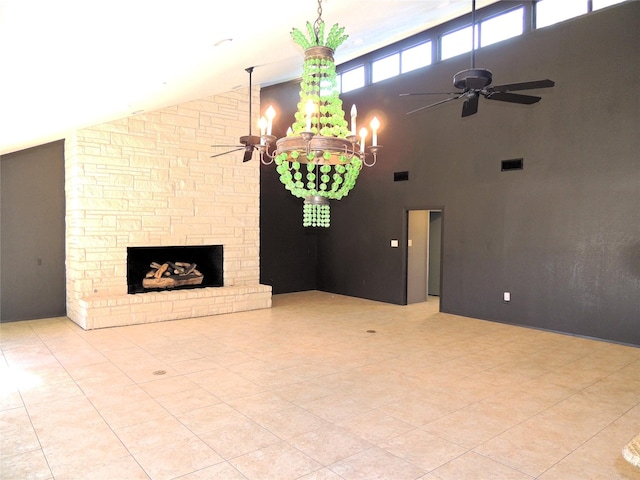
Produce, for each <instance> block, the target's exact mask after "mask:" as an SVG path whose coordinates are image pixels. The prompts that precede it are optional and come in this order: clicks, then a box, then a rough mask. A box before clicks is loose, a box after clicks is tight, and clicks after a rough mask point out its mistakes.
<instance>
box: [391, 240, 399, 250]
mask: <svg viewBox="0 0 640 480" xmlns="http://www.w3.org/2000/svg"><path fill="white" fill-rule="evenodd" d="M391 246H392V247H393V248H398V240H391Z"/></svg>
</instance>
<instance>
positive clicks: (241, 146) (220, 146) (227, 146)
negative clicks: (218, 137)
mask: <svg viewBox="0 0 640 480" xmlns="http://www.w3.org/2000/svg"><path fill="white" fill-rule="evenodd" d="M211 146H212V147H216V148H244V145H235V144H234V145H211Z"/></svg>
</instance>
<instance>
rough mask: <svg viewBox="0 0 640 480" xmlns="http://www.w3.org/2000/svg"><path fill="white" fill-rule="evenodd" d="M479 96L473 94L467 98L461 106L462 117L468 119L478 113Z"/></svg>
mask: <svg viewBox="0 0 640 480" xmlns="http://www.w3.org/2000/svg"><path fill="white" fill-rule="evenodd" d="M479 97H480V95H478V94H477V93H474V94H473V95H472V96H470V97H467V99H466V100H465V101H464V104H463V105H462V116H463V117H468V116H469V115H473V114H475V113H478V98H479Z"/></svg>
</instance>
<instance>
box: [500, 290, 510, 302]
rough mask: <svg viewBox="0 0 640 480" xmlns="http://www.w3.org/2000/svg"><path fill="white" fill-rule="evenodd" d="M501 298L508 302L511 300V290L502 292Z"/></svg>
mask: <svg viewBox="0 0 640 480" xmlns="http://www.w3.org/2000/svg"><path fill="white" fill-rule="evenodd" d="M502 300H503V301H504V303H509V302H510V301H511V292H504V293H503V294H502Z"/></svg>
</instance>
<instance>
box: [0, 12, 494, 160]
mask: <svg viewBox="0 0 640 480" xmlns="http://www.w3.org/2000/svg"><path fill="white" fill-rule="evenodd" d="M495 1H496V0H484V1H482V0H479V1H478V2H477V7H478V8H480V7H482V6H485V5H487V4H490V3H494V2H495ZM322 10H323V13H322V18H323V19H324V21H325V22H326V23H327V24H328V25H332V24H334V23H339V24H340V25H341V26H344V27H345V28H346V33H347V34H349V39H348V40H347V41H346V42H345V43H344V44H343V45H342V46H341V47H340V48H339V49H338V51H337V52H336V63H338V64H339V63H342V62H345V61H348V60H350V59H352V58H355V57H358V56H360V55H363V54H365V53H368V52H370V51H372V50H375V49H377V48H380V47H382V46H384V45H387V44H389V43H392V42H394V41H397V40H401V39H403V38H406V37H408V36H410V35H412V34H415V33H417V32H420V31H422V30H425V29H427V28H429V27H431V26H434V25H437V24H439V23H443V22H445V21H447V20H450V19H452V18H455V17H457V16H460V15H462V14H465V13H468V12H469V11H470V10H471V0H324V1H323V3H322ZM317 15H318V4H317V1H316V0H271V1H257V0H230V1H223V0H180V1H177V0H109V1H105V0H0V154H2V153H9V152H13V151H17V150H20V149H23V148H27V147H31V146H35V145H39V144H42V143H46V142H49V141H53V140H57V139H60V138H64V137H65V135H66V134H67V132H69V131H70V130H73V129H76V128H80V127H84V126H89V125H94V124H97V123H102V122H105V121H110V120H114V119H117V118H122V117H126V116H129V115H131V114H133V113H134V112H138V111H150V110H155V109H158V108H162V107H166V106H170V105H175V104H178V103H182V102H185V101H189V100H194V99H197V98H202V97H206V96H209V95H214V94H217V93H222V92H227V91H230V90H233V89H235V88H238V87H246V86H247V85H248V75H247V73H246V72H245V68H247V67H250V66H255V67H256V68H255V71H254V73H253V81H254V84H256V85H258V84H259V85H262V86H266V85H270V84H274V83H278V82H282V81H287V80H292V79H295V78H298V77H299V75H300V72H301V66H302V61H303V52H302V50H301V49H300V47H298V46H297V45H296V44H295V43H294V42H293V41H292V40H291V38H290V36H289V32H290V31H291V28H292V27H298V28H304V25H305V23H306V21H310V22H313V21H314V20H315V19H316V17H317Z"/></svg>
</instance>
